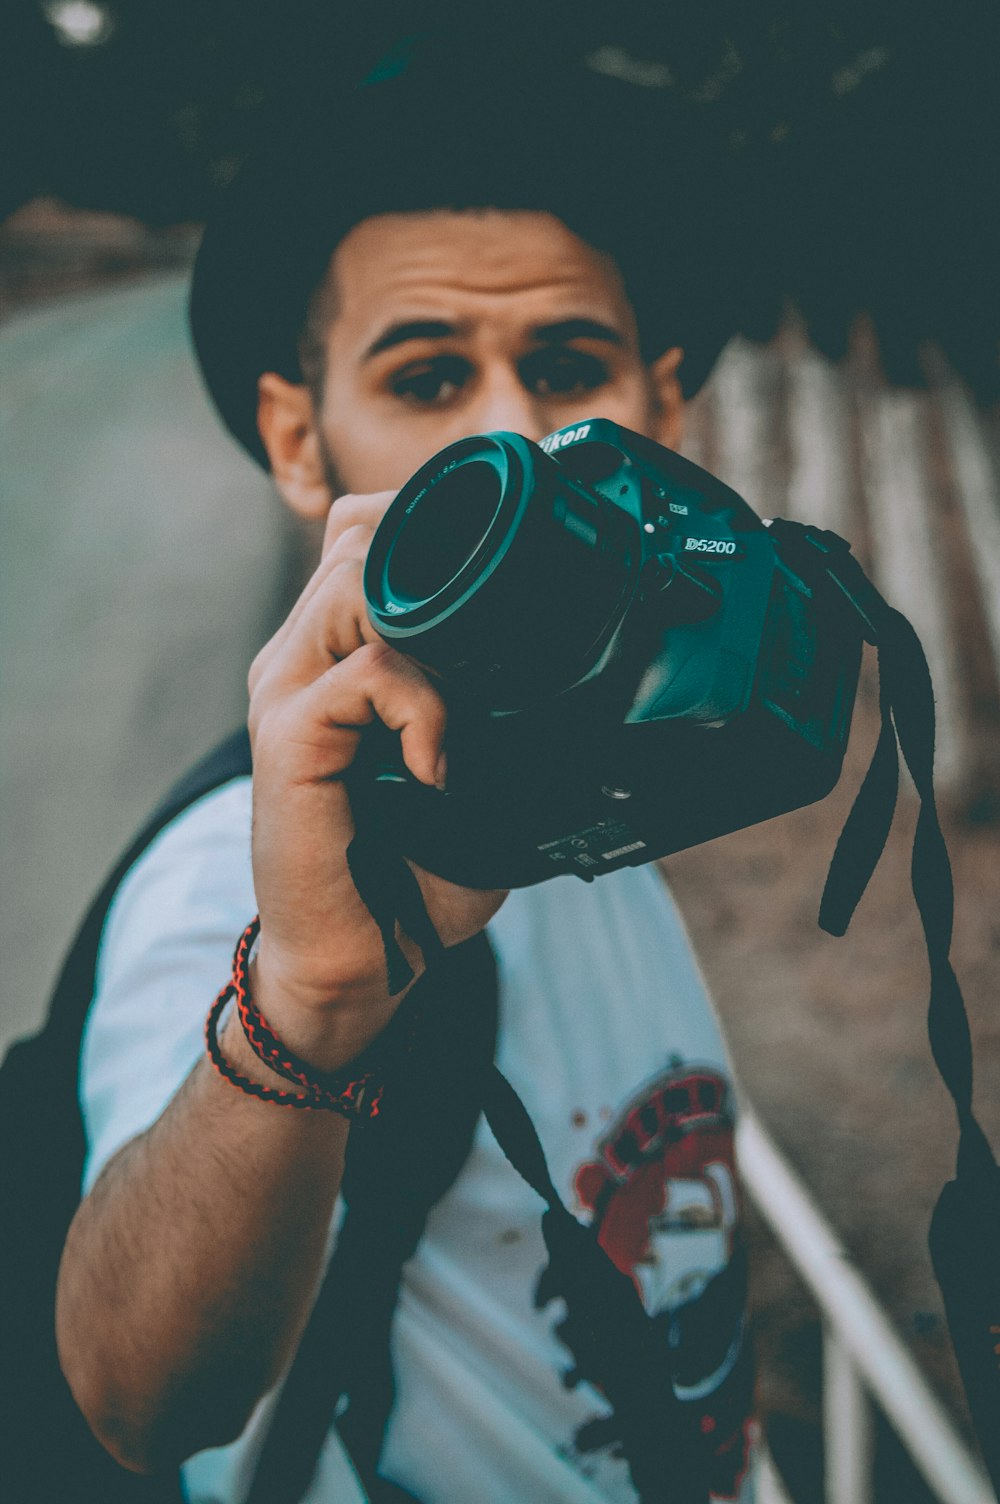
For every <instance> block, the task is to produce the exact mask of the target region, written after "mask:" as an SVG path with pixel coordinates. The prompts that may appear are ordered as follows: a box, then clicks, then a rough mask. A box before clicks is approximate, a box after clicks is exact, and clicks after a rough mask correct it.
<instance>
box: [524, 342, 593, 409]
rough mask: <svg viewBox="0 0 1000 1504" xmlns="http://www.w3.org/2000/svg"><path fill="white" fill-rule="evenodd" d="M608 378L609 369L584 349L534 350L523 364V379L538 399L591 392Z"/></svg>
mask: <svg viewBox="0 0 1000 1504" xmlns="http://www.w3.org/2000/svg"><path fill="white" fill-rule="evenodd" d="M607 379H608V368H607V366H606V365H605V364H604V362H603V360H598V358H597V356H596V355H587V354H586V353H585V352H584V351H583V350H535V351H533V352H532V353H531V354H530V355H526V356H525V358H524V359H523V360H522V361H521V380H522V381H523V382H524V384H525V386H526V387H528V389H529V390H530V391H533V392H535V393H537V395H538V396H539V397H571V396H575V395H576V394H577V393H578V392H592V391H593V390H594V389H595V387H599V386H603V385H604V383H605V382H606V381H607Z"/></svg>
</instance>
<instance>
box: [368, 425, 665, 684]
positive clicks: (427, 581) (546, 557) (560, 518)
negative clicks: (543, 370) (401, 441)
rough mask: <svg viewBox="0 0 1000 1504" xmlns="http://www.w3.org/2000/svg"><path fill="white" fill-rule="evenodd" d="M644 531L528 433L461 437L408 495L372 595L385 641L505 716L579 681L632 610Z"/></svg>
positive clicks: (402, 497)
mask: <svg viewBox="0 0 1000 1504" xmlns="http://www.w3.org/2000/svg"><path fill="white" fill-rule="evenodd" d="M640 556H641V542H640V536H639V525H638V523H637V522H636V520H635V519H634V518H633V517H632V516H631V514H630V513H627V512H626V511H624V510H623V509H622V508H621V507H619V506H616V505H615V504H614V503H613V502H610V501H608V500H607V499H606V498H605V497H603V496H601V495H599V494H598V493H596V492H593V491H590V490H588V489H587V488H585V487H584V486H582V485H581V484H580V483H579V482H578V481H576V480H574V479H573V478H572V477H571V476H570V475H568V474H567V472H566V471H565V470H564V469H562V467H561V466H560V465H559V464H558V463H557V462H556V461H555V460H553V459H551V458H550V457H549V456H548V455H547V454H545V453H544V452H543V451H542V450H541V449H540V448H538V446H537V445H535V444H533V443H531V442H530V441H529V440H527V439H524V438H522V437H521V436H520V435H519V434H509V433H498V434H486V435H479V436H477V437H475V438H470V439H462V440H460V441H459V442H458V443H457V444H452V445H451V446H450V447H449V448H448V449H445V450H442V451H441V453H440V454H437V455H435V456H434V458H433V459H431V460H429V461H428V462H427V464H426V465H424V466H423V468H422V469H421V470H419V471H418V472H417V474H416V475H415V476H413V478H412V479H411V480H410V481H409V482H408V483H407V484H406V485H405V486H404V487H403V489H402V490H401V491H400V493H399V495H398V496H397V497H396V499H395V501H394V502H393V504H392V506H391V507H390V508H389V510H388V512H387V513H386V515H385V517H384V519H383V521H382V523H381V525H380V526H379V528H378V530H377V532H376V534H375V537H374V539H373V541H372V545H371V549H370V550H369V554H368V560H367V563H366V566H365V576H364V588H365V596H366V600H367V604H368V611H369V615H370V617H371V620H372V623H373V625H374V626H375V629H376V631H377V632H378V633H379V635H380V636H381V637H383V638H384V639H385V640H386V641H387V642H389V643H391V644H392V646H393V647H395V648H397V649H398V650H399V651H401V652H403V653H406V654H407V655H409V656H410V657H412V658H414V659H415V660H417V661H418V662H419V663H421V664H423V665H424V666H425V667H427V668H430V669H432V670H434V671H435V672H437V673H438V674H439V675H440V676H441V677H442V678H443V679H444V680H445V681H446V683H447V684H448V685H449V686H453V687H455V688H457V689H460V690H462V691H463V692H468V694H469V695H470V696H472V697H474V698H475V699H476V700H478V701H481V702H482V703H484V704H486V705H488V706H489V707H490V708H491V709H495V710H515V709H519V708H520V707H522V706H523V705H525V704H527V703H530V702H531V701H532V700H534V699H535V698H536V697H537V696H539V695H546V694H552V693H553V692H558V690H560V689H562V688H566V687H568V686H569V685H570V684H573V683H575V682H576V680H577V679H579V678H580V677H581V676H582V675H583V674H584V673H586V671H587V669H588V668H589V667H590V666H591V664H592V663H593V662H594V661H595V660H596V658H597V656H598V654H599V653H600V651H601V649H602V648H603V646H604V645H605V643H606V642H607V640H608V638H609V637H610V635H611V633H612V632H613V631H614V629H615V627H616V626H617V624H618V622H619V620H620V619H621V616H622V613H623V611H624V609H625V606H626V604H627V603H628V601H629V600H630V599H631V596H632V594H633V592H634V589H635V584H636V580H637V577H638V572H639V565H640Z"/></svg>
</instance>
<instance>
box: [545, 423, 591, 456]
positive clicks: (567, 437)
mask: <svg viewBox="0 0 1000 1504" xmlns="http://www.w3.org/2000/svg"><path fill="white" fill-rule="evenodd" d="M589 432H590V424H589V423H584V424H583V425H582V427H580V428H564V429H563V430H562V432H561V433H550V434H549V436H548V438H547V439H542V441H541V443H540V444H539V446H538V447H539V448H540V449H544V450H545V453H546V454H553V453H554V452H555V451H556V450H557V449H565V448H566V445H567V444H576V443H578V442H579V441H580V439H585V438H586V437H587V435H588V433H589Z"/></svg>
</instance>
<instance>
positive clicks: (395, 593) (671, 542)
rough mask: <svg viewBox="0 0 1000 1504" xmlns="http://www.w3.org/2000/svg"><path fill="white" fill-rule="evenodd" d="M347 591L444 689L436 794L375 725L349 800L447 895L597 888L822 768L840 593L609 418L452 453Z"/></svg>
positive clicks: (421, 482) (729, 824) (752, 817)
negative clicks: (556, 886)
mask: <svg viewBox="0 0 1000 1504" xmlns="http://www.w3.org/2000/svg"><path fill="white" fill-rule="evenodd" d="M838 541H839V540H838ZM807 552H808V550H807ZM364 588H365V595H366V600H367V606H368V611H369V614H370V617H371V620H372V623H373V625H374V626H375V628H376V630H377V631H378V632H379V634H380V635H381V636H382V637H383V638H384V640H385V641H386V642H388V643H390V644H391V645H392V646H393V647H394V648H396V649H398V650H399V651H400V652H402V653H405V654H406V655H408V656H409V657H411V658H412V659H413V660H414V661H415V662H416V663H418V664H420V666H421V667H422V668H423V669H425V670H426V671H427V673H428V674H429V675H430V676H431V677H432V678H433V679H434V680H435V681H436V682H438V684H439V687H440V689H441V692H442V694H443V696H444V698H445V700H446V703H447V705H448V714H449V721H448V731H447V735H446V745H447V749H448V786H447V790H446V791H439V790H436V789H431V788H427V787H426V786H424V785H422V784H420V783H418V782H417V780H415V779H413V778H412V777H411V776H410V775H409V774H408V773H407V772H406V771H405V769H404V767H403V764H402V762H401V759H400V755H399V748H398V740H396V741H394V740H393V739H392V738H391V737H390V736H389V734H388V733H385V734H384V735H382V734H379V735H374V736H372V737H366V738H365V742H366V744H367V745H366V750H365V753H364V756H363V759H362V761H361V763H360V765H358V767H357V776H356V781H355V789H356V790H357V793H358V796H359V797H360V798H362V799H364V800H365V801H366V802H368V803H369V806H370V807H371V806H373V807H374V812H375V815H376V817H377V819H378V820H379V823H380V825H381V828H382V829H383V830H388V831H389V832H390V833H391V838H392V841H393V843H394V845H396V846H397V847H398V849H399V850H400V851H401V852H402V853H403V854H404V855H405V856H407V857H409V858H411V859H412V860H413V861H415V862H416V863H418V864H419V865H420V866H422V867H425V868H427V869H428V870H430V871H431V872H435V873H437V874H439V875H440V876H442V877H445V878H448V879H450V880H451V881H453V882H456V883H460V884H462V885H463V886H466V887H473V888H493V887H497V888H511V887H525V886H528V885H530V884H533V883H538V882H542V881H544V880H545V879H546V878H550V877H555V876H557V875H558V874H559V873H575V874H576V875H577V876H578V877H582V878H586V879H590V878H594V877H599V876H601V875H602V874H603V873H605V872H611V871H614V870H615V869H616V868H618V867H622V866H626V865H630V866H631V865H638V864H641V863H644V862H648V861H651V860H653V859H654V858H656V857H660V856H664V855H666V854H668V853H670V852H673V851H678V850H681V849H683V848H685V847H688V846H693V845H696V844H698V843H699V842H702V841H707V840H710V839H712V838H713V837H715V836H719V835H724V834H726V833H728V832H729V831H733V830H738V829H740V828H742V827H744V826H747V825H752V824H754V823H756V822H757V821H760V820H766V819H769V818H770V817H771V816H773V815H778V814H782V813H784V812H785V811H787V810H791V809H796V808H798V807H799V806H801V805H804V804H808V803H811V802H812V801H814V800H816V799H820V798H822V797H824V796H825V795H826V794H827V793H829V791H830V790H831V789H832V788H833V786H834V784H835V783H836V782H837V779H838V777H839V775H840V770H841V765H842V761H843V755H844V750H845V746H846V742H847V737H848V733H849V730H850V721H851V713H852V709H853V705H854V696H855V690H856V687H857V678H858V669H859V664H860V657H861V642H862V638H861V634H860V632H859V631H858V629H857V627H856V626H855V624H854V623H853V622H852V621H851V620H850V613H849V612H848V611H847V610H846V609H845V607H844V602H843V599H842V597H840V596H839V593H838V591H837V590H836V589H835V588H834V587H833V586H832V585H829V584H828V583H827V584H826V586H825V588H824V586H823V585H822V584H819V583H817V579H816V578H815V577H813V578H812V579H811V580H807V579H806V578H805V577H804V573H803V572H800V570H798V569H797V568H795V567H793V564H792V563H791V562H790V561H789V560H788V559H786V558H783V557H782V550H781V549H780V548H779V546H778V543H777V541H776V538H775V537H774V536H773V535H772V533H771V531H770V529H769V528H768V526H766V525H765V524H764V523H763V522H762V521H761V520H760V518H759V517H757V515H756V514H755V513H754V511H753V510H752V509H751V508H750V507H749V506H748V505H747V503H746V502H745V501H743V500H742V498H741V497H739V496H738V495H737V494H736V492H735V491H732V490H731V489H730V488H729V487H728V486H725V485H723V484H722V482H720V481H719V480H717V479H715V478H714V477H713V476H711V475H709V474H708V473H707V472H706V471H704V470H702V469H700V468H699V467H698V466H697V465H694V464H692V463H691V462H690V461H689V460H686V459H684V458H682V457H681V456H680V455H678V454H675V453H674V452H673V451H671V450H668V449H664V448H662V447H661V446H660V445H658V444H655V443H653V442H652V441H651V440H649V439H646V438H643V437H641V436H640V435H638V434H635V433H632V432H630V431H629V430H628V429H625V428H621V427H619V426H618V425H617V424H615V423H611V422H608V421H606V420H603V419H593V420H591V421H590V422H585V423H580V424H576V425H573V426H572V427H570V428H564V429H561V430H559V431H558V432H556V433H554V434H551V435H550V436H549V437H548V438H546V439H544V440H542V442H541V443H540V444H534V443H531V442H530V441H529V440H527V439H525V438H522V437H521V436H520V435H518V434H514V433H490V434H482V435H479V436H477V437H474V438H468V439H462V440H460V441H459V442H458V443H456V444H452V445H450V446H449V447H448V448H447V449H445V450H443V451H442V452H441V453H439V454H437V455H436V456H435V457H434V458H433V459H431V460H429V461H428V463H427V464H426V465H424V466H423V467H422V468H421V469H420V470H419V471H418V472H417V474H416V475H414V476H413V478H412V479H411V480H410V481H409V482H408V483H407V484H406V485H405V486H404V487H403V489H402V490H401V491H400V493H399V495H398V496H397V497H396V499H395V501H394V502H393V504H392V505H391V507H390V508H389V510H388V512H387V513H386V516H385V518H384V520H383V521H382V523H381V525H380V526H379V528H378V530H377V532H376V534H375V537H374V540H373V542H372V546H371V549H370V552H369V555H368V560H367V564H366V567H365V576H364ZM352 795H353V791H352Z"/></svg>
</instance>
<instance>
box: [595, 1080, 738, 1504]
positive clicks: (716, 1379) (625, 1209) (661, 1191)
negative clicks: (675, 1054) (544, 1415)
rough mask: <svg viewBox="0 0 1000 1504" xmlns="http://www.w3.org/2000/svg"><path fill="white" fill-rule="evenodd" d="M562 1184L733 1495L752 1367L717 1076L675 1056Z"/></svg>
mask: <svg viewBox="0 0 1000 1504" xmlns="http://www.w3.org/2000/svg"><path fill="white" fill-rule="evenodd" d="M574 1189H575V1191H576V1195H577V1198H578V1201H579V1203H580V1206H581V1207H582V1208H583V1209H585V1210H587V1211H589V1213H590V1214H591V1218H592V1221H593V1224H594V1225H595V1226H596V1228H597V1231H598V1237H599V1241H600V1243H601V1246H602V1247H603V1249H604V1251H605V1252H606V1253H607V1254H608V1255H609V1257H610V1258H611V1259H612V1260H613V1261H614V1263H615V1264H616V1265H617V1267H618V1268H619V1269H620V1270H621V1271H622V1273H624V1274H627V1275H628V1276H629V1277H630V1278H631V1279H632V1281H633V1283H634V1284H635V1286H636V1289H637V1290H638V1292H639V1294H640V1295H641V1297H642V1301H643V1305H644V1306H645V1309H646V1311H647V1313H648V1315H649V1316H650V1317H651V1318H652V1320H653V1321H654V1323H655V1324H656V1325H657V1326H659V1327H660V1328H661V1329H662V1335H663V1340H664V1341H665V1342H667V1343H669V1345H670V1348H671V1351H672V1364H673V1377H674V1384H675V1388H676V1391H677V1394H678V1397H679V1398H680V1399H682V1400H684V1401H685V1402H687V1403H690V1404H691V1405H694V1406H697V1410H698V1415H699V1424H700V1428H701V1431H702V1433H703V1434H704V1435H705V1436H706V1437H709V1436H710V1437H711V1438H712V1452H713V1458H714V1462H713V1474H712V1478H711V1487H712V1491H713V1493H714V1494H715V1495H716V1496H717V1497H719V1498H735V1497H736V1496H737V1495H738V1493H739V1488H740V1483H741V1481H742V1478H743V1476H744V1473H745V1470H746V1465H747V1446H748V1441H747V1433H748V1417H749V1411H750V1404H751V1381H752V1374H751V1364H750V1359H749V1352H748V1348H747V1344H746V1342H745V1341H744V1330H743V1328H744V1308H745V1298H746V1255H745V1250H744V1248H743V1244H742V1241H741V1235H740V1190H739V1184H738V1181H737V1177H736V1166H735V1156H734V1148H733V1114H732V1107H731V1102H730V1094H729V1087H728V1084H727V1082H726V1080H725V1078H724V1077H723V1076H721V1075H720V1074H719V1072H718V1071H717V1070H714V1069H711V1068H709V1067H697V1066H681V1065H677V1066H675V1067H674V1068H673V1069H671V1070H669V1071H667V1072H666V1073H664V1074H663V1075H661V1076H659V1077H657V1078H656V1079H655V1080H654V1081H652V1082H651V1083H649V1084H648V1085H647V1086H646V1087H645V1088H644V1089H643V1091H642V1092H641V1094H640V1095H639V1096H638V1097H636V1098H635V1099H634V1100H633V1101H632V1102H631V1103H630V1104H629V1105H628V1106H627V1107H626V1108H625V1110H624V1111H623V1112H622V1113H621V1114H620V1116H619V1117H618V1118H617V1119H616V1120H615V1121H614V1122H613V1123H612V1124H611V1126H610V1127H609V1129H608V1131H607V1132H606V1133H605V1134H604V1136H603V1137H602V1139H601V1141H600V1143H599V1144H598V1145H597V1156H596V1158H595V1159H593V1160H591V1161H589V1162H588V1163H586V1164H584V1165H581V1167H580V1169H579V1170H578V1171H577V1173H576V1176H575V1181H574ZM598 1434H599V1433H598Z"/></svg>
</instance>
